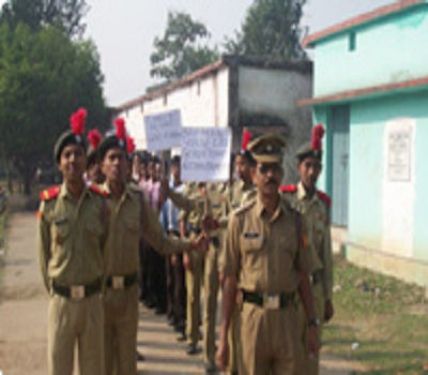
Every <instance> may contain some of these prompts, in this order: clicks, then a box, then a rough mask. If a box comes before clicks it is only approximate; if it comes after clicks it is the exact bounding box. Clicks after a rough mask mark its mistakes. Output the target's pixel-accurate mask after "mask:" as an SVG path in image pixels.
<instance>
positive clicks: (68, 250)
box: [38, 184, 107, 291]
mask: <svg viewBox="0 0 428 375" xmlns="http://www.w3.org/2000/svg"><path fill="white" fill-rule="evenodd" d="M106 213H107V210H106V204H105V199H104V197H102V196H101V195H100V194H98V193H95V192H93V191H91V190H90V189H89V188H88V187H85V189H84V191H83V193H82V195H81V196H80V198H79V199H78V200H76V199H75V198H74V197H73V196H71V195H70V193H68V191H67V188H66V186H65V184H63V185H61V188H60V191H59V194H58V195H57V196H56V197H55V198H53V199H50V200H45V201H42V202H41V205H40V209H39V224H38V250H39V258H40V265H41V269H42V276H43V280H44V283H45V286H46V289H47V290H48V291H49V290H50V287H51V282H52V281H53V280H54V281H55V282H56V283H57V284H58V285H63V286H73V285H87V284H90V283H93V282H94V281H96V280H97V279H98V278H101V277H102V276H103V273H104V259H103V247H104V242H105V237H106V231H107V220H106Z"/></svg>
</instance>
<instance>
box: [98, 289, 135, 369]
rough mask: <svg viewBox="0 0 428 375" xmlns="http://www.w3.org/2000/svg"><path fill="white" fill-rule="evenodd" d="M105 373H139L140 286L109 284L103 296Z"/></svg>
mask: <svg viewBox="0 0 428 375" xmlns="http://www.w3.org/2000/svg"><path fill="white" fill-rule="evenodd" d="M104 313H105V324H104V350H105V364H106V365H105V368H106V375H112V374H115V375H136V374H137V362H136V357H135V351H136V348H137V328H138V286H137V284H134V285H132V286H130V287H129V288H126V289H121V290H114V289H111V288H108V289H107V290H106V293H105V297H104Z"/></svg>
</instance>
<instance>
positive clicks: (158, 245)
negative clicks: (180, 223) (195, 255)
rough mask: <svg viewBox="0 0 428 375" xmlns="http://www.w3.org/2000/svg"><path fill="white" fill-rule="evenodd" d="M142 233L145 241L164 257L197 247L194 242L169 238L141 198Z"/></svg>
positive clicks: (151, 210)
mask: <svg viewBox="0 0 428 375" xmlns="http://www.w3.org/2000/svg"><path fill="white" fill-rule="evenodd" d="M141 232H142V237H143V238H144V240H146V241H147V242H148V243H149V244H150V245H151V246H152V247H153V248H154V249H155V250H156V251H158V252H159V253H161V254H162V255H167V254H172V253H181V252H183V251H187V250H191V249H192V248H193V247H195V246H194V243H193V242H192V241H189V240H185V239H177V238H173V237H168V236H167V235H166V233H165V231H164V230H163V228H162V226H161V225H160V223H159V220H158V217H157V215H156V213H155V212H154V211H153V209H152V208H151V207H150V206H149V205H148V204H147V202H146V201H145V200H144V198H141Z"/></svg>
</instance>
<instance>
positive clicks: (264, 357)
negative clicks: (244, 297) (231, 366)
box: [240, 303, 304, 375]
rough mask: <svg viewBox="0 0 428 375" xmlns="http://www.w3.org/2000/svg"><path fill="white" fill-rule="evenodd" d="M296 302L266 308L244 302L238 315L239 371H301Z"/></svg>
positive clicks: (289, 374) (248, 374) (282, 374)
mask: <svg viewBox="0 0 428 375" xmlns="http://www.w3.org/2000/svg"><path fill="white" fill-rule="evenodd" d="M297 319H298V316H297V310H296V307H295V306H289V307H287V308H285V309H278V310H268V309H264V308H262V307H259V306H257V305H254V304H250V303H244V304H243V308H242V312H241V316H240V327H241V328H240V329H241V347H242V359H241V361H240V364H241V365H242V368H241V369H240V370H241V372H240V375H302V374H304V372H302V367H301V356H302V342H301V340H299V338H298V327H297V324H298V320H297Z"/></svg>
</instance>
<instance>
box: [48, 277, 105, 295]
mask: <svg viewBox="0 0 428 375" xmlns="http://www.w3.org/2000/svg"><path fill="white" fill-rule="evenodd" d="M52 290H53V291H54V293H56V294H58V295H60V296H62V297H65V298H71V299H77V300H79V299H83V298H86V297H90V296H92V295H93V294H96V293H99V292H101V279H97V280H95V281H94V282H92V283H91V284H87V285H73V286H63V285H58V284H55V281H54V282H53V283H52Z"/></svg>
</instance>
